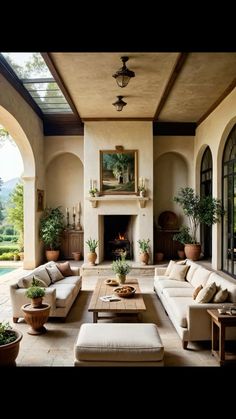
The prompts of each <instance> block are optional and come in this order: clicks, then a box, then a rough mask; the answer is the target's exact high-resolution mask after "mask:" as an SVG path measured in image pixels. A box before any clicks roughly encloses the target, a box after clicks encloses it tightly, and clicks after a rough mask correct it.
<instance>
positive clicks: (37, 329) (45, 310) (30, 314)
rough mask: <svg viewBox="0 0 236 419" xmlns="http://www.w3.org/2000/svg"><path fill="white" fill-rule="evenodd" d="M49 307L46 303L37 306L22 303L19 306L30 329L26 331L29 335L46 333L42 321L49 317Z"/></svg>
mask: <svg viewBox="0 0 236 419" xmlns="http://www.w3.org/2000/svg"><path fill="white" fill-rule="evenodd" d="M50 308H51V306H50V304H47V303H44V304H42V306H41V307H39V308H35V307H32V305H31V304H24V305H23V306H22V307H21V310H22V311H23V313H24V318H25V321H26V323H28V324H29V325H30V329H29V330H28V332H27V333H28V334H29V335H41V334H42V333H46V331H47V329H46V328H45V327H44V323H46V321H47V319H48V317H49V312H50Z"/></svg>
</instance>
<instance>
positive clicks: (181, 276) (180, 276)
mask: <svg viewBox="0 0 236 419" xmlns="http://www.w3.org/2000/svg"><path fill="white" fill-rule="evenodd" d="M188 269H189V267H188V266H185V265H177V263H175V264H174V266H173V268H172V269H171V271H170V274H169V278H170V279H176V280H177V281H185V277H186V274H187V272H188Z"/></svg>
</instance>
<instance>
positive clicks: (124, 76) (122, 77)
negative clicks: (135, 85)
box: [112, 57, 135, 87]
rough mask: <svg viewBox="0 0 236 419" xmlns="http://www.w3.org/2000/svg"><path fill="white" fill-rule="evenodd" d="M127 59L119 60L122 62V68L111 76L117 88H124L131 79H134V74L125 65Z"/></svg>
mask: <svg viewBox="0 0 236 419" xmlns="http://www.w3.org/2000/svg"><path fill="white" fill-rule="evenodd" d="M128 59H129V57H121V60H122V62H123V66H122V67H121V68H120V69H119V70H117V72H116V73H115V74H113V75H112V77H114V78H115V79H116V83H117V84H118V86H119V87H125V86H127V84H128V83H129V80H130V78H131V77H135V73H134V72H133V71H131V70H129V69H128V68H127V67H126V65H125V63H126V61H128Z"/></svg>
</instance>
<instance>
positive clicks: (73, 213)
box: [73, 207, 75, 215]
mask: <svg viewBox="0 0 236 419" xmlns="http://www.w3.org/2000/svg"><path fill="white" fill-rule="evenodd" d="M73 215H75V207H73Z"/></svg>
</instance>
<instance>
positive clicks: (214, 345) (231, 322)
mask: <svg viewBox="0 0 236 419" xmlns="http://www.w3.org/2000/svg"><path fill="white" fill-rule="evenodd" d="M207 312H208V313H209V314H210V316H211V325H212V329H211V330H212V332H211V352H212V354H213V355H214V356H215V357H216V358H217V359H218V361H219V363H220V365H224V363H225V362H226V361H227V360H226V359H225V355H226V354H225V329H226V327H236V316H235V315H230V314H219V312H218V310H207ZM218 341H219V343H218Z"/></svg>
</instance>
